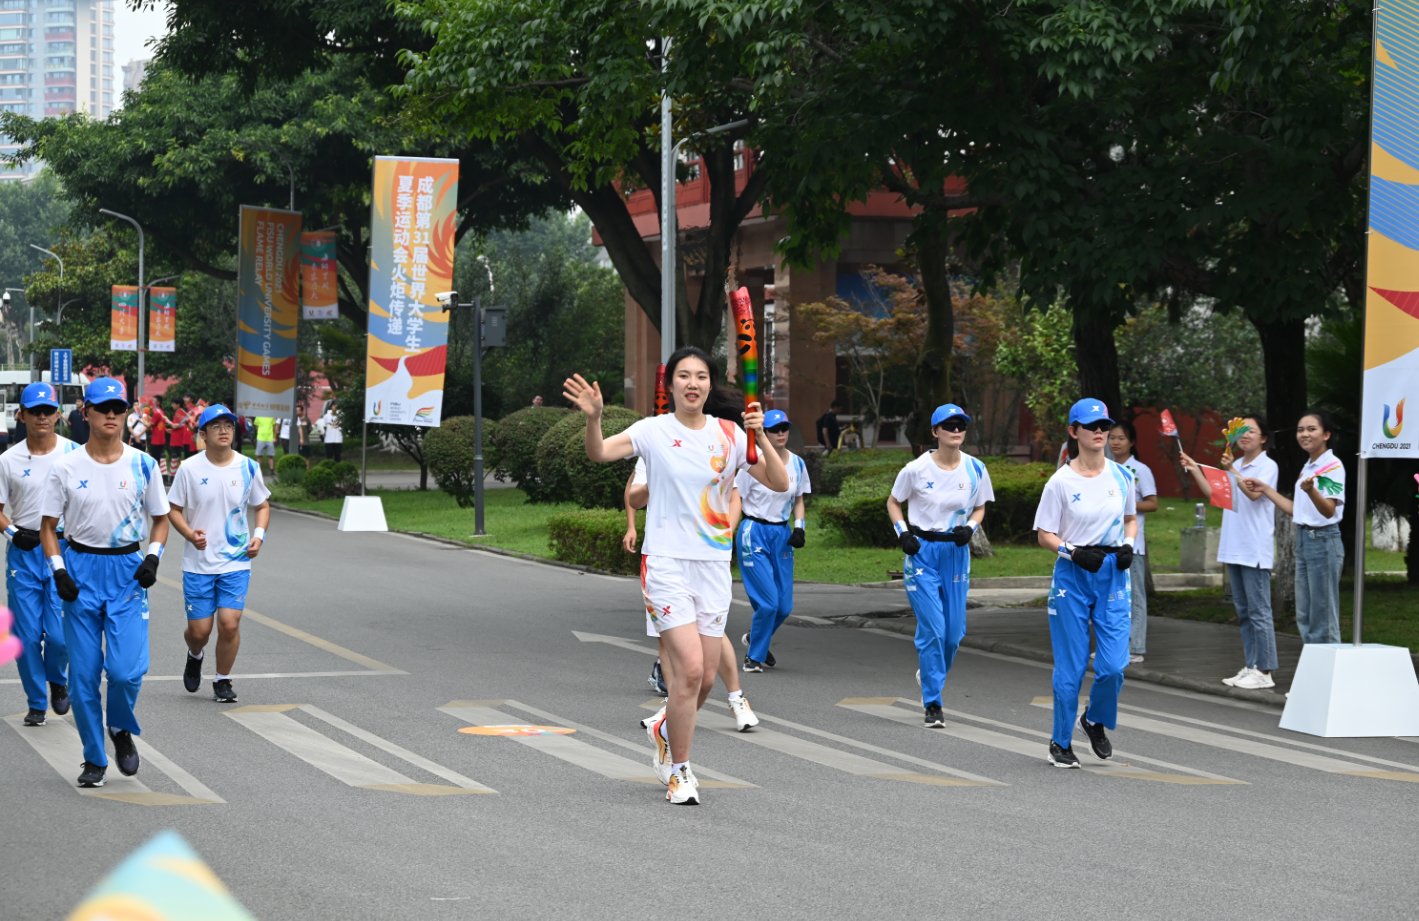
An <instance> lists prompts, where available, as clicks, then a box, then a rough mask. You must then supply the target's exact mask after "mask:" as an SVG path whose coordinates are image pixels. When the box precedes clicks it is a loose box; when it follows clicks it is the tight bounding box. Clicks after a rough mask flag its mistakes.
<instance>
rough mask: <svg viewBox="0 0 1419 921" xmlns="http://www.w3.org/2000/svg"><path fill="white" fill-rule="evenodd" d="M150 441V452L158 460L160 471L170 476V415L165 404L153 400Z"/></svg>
mask: <svg viewBox="0 0 1419 921" xmlns="http://www.w3.org/2000/svg"><path fill="white" fill-rule="evenodd" d="M150 432H151V434H150V437H149V441H148V453H149V454H151V455H152V456H153V460H155V461H157V462H158V472H159V473H161V474H162V475H163V476H168V474H169V471H168V417H167V414H166V413H164V412H163V405H162V404H161V403H159V402H158V401H157V400H154V401H153V415H152V428H151V430H150Z"/></svg>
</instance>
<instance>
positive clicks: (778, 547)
mask: <svg viewBox="0 0 1419 921" xmlns="http://www.w3.org/2000/svg"><path fill="white" fill-rule="evenodd" d="M791 427H792V425H791V423H789V421H788V414H787V413H785V412H784V411H783V410H781V409H771V410H769V411H768V412H766V413H764V432H765V434H766V435H767V436H768V439H769V444H770V445H771V446H772V447H773V449H774V450H775V451H777V452H778V455H779V457H780V458H782V459H783V465H784V466H785V467H786V468H788V489H786V490H784V491H783V492H778V491H776V490H773V489H770V488H769V487H767V486H765V485H764V484H763V483H760V482H759V481H758V480H756V479H754V477H752V476H750V475H749V474H748V473H747V472H745V471H743V470H741V471H739V474H738V476H737V477H735V481H734V485H735V486H737V487H738V488H739V498H740V501H741V502H742V509H743V518H742V519H741V520H740V522H739V533H738V534H737V535H736V540H737V541H738V544H739V574H740V576H742V577H743V579H744V593H745V594H746V595H748V596H749V603H750V604H751V605H753V607H754V618H753V620H752V621H750V623H749V632H748V633H746V634H744V636H743V637H742V639H743V641H744V647H745V648H744V671H746V672H762V671H763V670H764V668H765V667H768V668H773V667H774V666H775V665H777V664H778V660H777V659H775V658H774V654H773V653H772V652H771V651H770V650H769V645H770V643H771V642H772V641H773V638H774V634H775V633H776V632H777V631H778V628H779V627H782V626H783V622H784V621H786V620H788V615H790V614H792V613H793V551H795V550H799V549H802V547H803V545H804V544H805V543H806V542H807V537H806V535H807V530H806V522H805V519H804V506H803V497H804V496H805V495H807V494H808V493H810V492H812V491H813V485H812V483H810V482H809V480H808V465H807V464H805V463H804V462H803V458H801V457H799V456H798V455H797V454H794V453H793V452H792V451H790V450H788V432H789V429H790V428H791ZM790 525H791V526H790Z"/></svg>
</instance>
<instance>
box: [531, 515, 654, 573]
mask: <svg viewBox="0 0 1419 921" xmlns="http://www.w3.org/2000/svg"><path fill="white" fill-rule="evenodd" d="M642 520H643V516H642ZM639 527H640V526H638V528H639ZM625 534H626V515H625V513H624V512H618V511H612V510H610V509H587V510H583V511H576V512H564V513H562V514H559V515H553V516H552V517H551V518H549V519H548V520H547V543H548V545H549V546H550V547H551V549H552V556H553V558H555V559H558V560H561V561H562V562H564V563H571V564H573V565H575V566H585V567H587V568H588V569H599V570H602V571H605V572H614V573H620V574H622V575H627V576H634V575H637V574H639V573H640V560H641V557H640V554H639V553H627V552H626V549H625V548H624V547H622V546H621V539H622V538H623V537H624V536H625Z"/></svg>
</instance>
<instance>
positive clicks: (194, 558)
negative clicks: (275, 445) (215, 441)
mask: <svg viewBox="0 0 1419 921" xmlns="http://www.w3.org/2000/svg"><path fill="white" fill-rule="evenodd" d="M269 498H271V490H269V489H267V488H266V481H265V480H264V479H262V477H261V466H260V465H259V464H257V463H256V461H254V460H252V459H251V458H249V457H243V456H242V455H240V454H236V455H234V456H233V458H232V463H230V464H228V465H227V466H225V467H218V466H217V465H216V464H214V463H212V461H211V460H209V459H208V457H207V454H206V453H205V452H204V453H202V454H195V455H193V456H192V457H190V458H188V459H187V460H185V461H183V463H182V466H181V467H178V468H177V474H176V475H175V476H173V478H172V489H171V490H170V491H169V492H168V501H169V502H171V503H172V504H173V505H176V506H179V507H181V508H182V517H184V518H186V519H187V523H188V524H189V525H191V526H192V529H193V530H194V531H204V532H206V535H207V548H206V549H205V550H198V549H197V547H196V546H194V545H193V544H192V543H190V542H189V543H188V545H187V548H186V549H185V550H183V551H182V571H183V572H197V573H208V574H210V573H219V572H236V571H238V570H242V569H250V568H251V560H250V559H248V558H247V556H246V545H247V544H249V543H250V542H251V538H250V530H251V529H250V527H249V526H248V521H247V509H248V508H250V507H251V506H253V505H260V504H261V503H263V502H265V501H266V500H267V499H269Z"/></svg>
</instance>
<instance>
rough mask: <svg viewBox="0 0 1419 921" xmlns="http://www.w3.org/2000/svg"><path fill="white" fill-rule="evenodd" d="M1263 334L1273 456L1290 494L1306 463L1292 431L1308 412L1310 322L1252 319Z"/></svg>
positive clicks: (1278, 481)
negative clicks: (1307, 351)
mask: <svg viewBox="0 0 1419 921" xmlns="http://www.w3.org/2000/svg"><path fill="white" fill-rule="evenodd" d="M1252 325H1253V326H1255V327H1256V331H1257V333H1259V334H1260V335H1261V355H1262V361H1263V362H1264V372H1265V377H1266V421H1267V424H1268V425H1269V426H1271V432H1270V433H1269V434H1270V435H1271V440H1270V447H1271V456H1272V457H1273V458H1274V459H1275V460H1276V466H1277V467H1278V468H1279V469H1278V472H1277V475H1276V485H1277V488H1278V489H1280V490H1281V491H1282V492H1284V493H1286V494H1287V495H1290V493H1291V489H1292V485H1293V484H1294V483H1295V482H1296V476H1297V474H1299V473H1300V472H1301V467H1302V465H1303V464H1304V463H1305V459H1306V458H1305V452H1303V451H1302V450H1301V448H1300V446H1299V445H1297V444H1296V438H1295V436H1294V435H1292V434H1291V433H1292V432H1294V431H1295V426H1296V422H1297V421H1299V420H1300V418H1301V413H1303V412H1305V411H1306V404H1307V399H1308V398H1307V396H1306V321H1305V320H1304V319H1299V320H1283V321H1281V322H1277V323H1262V322H1259V321H1257V320H1252Z"/></svg>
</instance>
